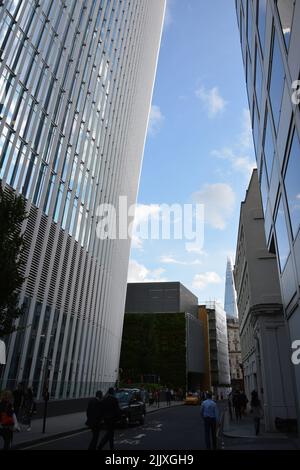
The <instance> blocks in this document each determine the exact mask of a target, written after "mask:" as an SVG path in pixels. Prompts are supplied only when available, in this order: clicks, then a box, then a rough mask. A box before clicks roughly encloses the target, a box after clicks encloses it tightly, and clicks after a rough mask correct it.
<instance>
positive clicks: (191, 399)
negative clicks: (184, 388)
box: [184, 392, 200, 405]
mask: <svg viewBox="0 0 300 470" xmlns="http://www.w3.org/2000/svg"><path fill="white" fill-rule="evenodd" d="M184 403H185V405H200V398H199V395H198V393H192V392H189V393H188V394H187V396H186V398H185V401H184Z"/></svg>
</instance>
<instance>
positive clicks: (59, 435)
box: [12, 403, 183, 450]
mask: <svg viewBox="0 0 300 470" xmlns="http://www.w3.org/2000/svg"><path fill="white" fill-rule="evenodd" d="M178 406H183V403H180V405H173V406H164V407H161V408H160V407H159V408H154V409H153V410H149V411H147V413H146V415H148V414H151V413H155V412H156V411H161V410H169V409H170V408H175V407H178ZM84 431H90V429H89V428H88V427H87V426H85V427H81V428H77V429H72V430H70V431H64V432H60V433H57V434H52V435H51V436H44V437H39V438H37V439H33V440H32V441H26V442H20V443H19V444H16V445H13V447H12V450H22V449H24V450H26V449H27V448H28V447H31V446H35V445H37V444H42V443H43V442H45V443H46V442H51V441H54V440H56V439H60V438H62V437H67V436H72V435H73V434H78V433H81V432H84Z"/></svg>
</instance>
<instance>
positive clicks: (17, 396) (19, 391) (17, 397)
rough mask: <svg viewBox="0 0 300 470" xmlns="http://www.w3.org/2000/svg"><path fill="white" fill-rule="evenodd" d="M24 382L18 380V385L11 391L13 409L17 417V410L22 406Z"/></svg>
mask: <svg viewBox="0 0 300 470" xmlns="http://www.w3.org/2000/svg"><path fill="white" fill-rule="evenodd" d="M24 395H25V391H24V383H23V382H20V383H18V387H17V388H16V390H14V391H13V396H14V410H15V413H16V416H17V417H19V411H20V409H21V408H22V405H23V400H24Z"/></svg>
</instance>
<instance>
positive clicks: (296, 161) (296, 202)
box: [284, 131, 300, 238]
mask: <svg viewBox="0 0 300 470" xmlns="http://www.w3.org/2000/svg"><path fill="white" fill-rule="evenodd" d="M299 175H300V143H299V137H298V135H297V132H296V131H295V132H294V136H293V141H292V145H291V150H290V155H289V160H288V165H287V170H286V174H285V179H284V182H285V190H286V195H287V200H288V206H289V212H290V220H291V225H292V232H293V237H294V238H295V237H296V235H297V232H298V229H299V225H300V179H299Z"/></svg>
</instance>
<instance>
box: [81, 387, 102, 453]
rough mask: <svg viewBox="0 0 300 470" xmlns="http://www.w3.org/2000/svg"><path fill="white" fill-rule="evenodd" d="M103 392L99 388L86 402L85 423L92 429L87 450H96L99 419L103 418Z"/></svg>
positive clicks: (99, 427)
mask: <svg viewBox="0 0 300 470" xmlns="http://www.w3.org/2000/svg"><path fill="white" fill-rule="evenodd" d="M102 397H103V393H102V391H101V390H98V391H97V392H96V396H95V397H94V398H91V400H90V401H89V403H88V407H87V410H86V416H87V420H86V423H85V424H86V425H87V426H88V427H89V428H90V429H91V431H92V439H91V442H90V445H89V447H88V450H96V448H97V444H98V439H99V434H100V430H101V421H102V419H103V402H102Z"/></svg>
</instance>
